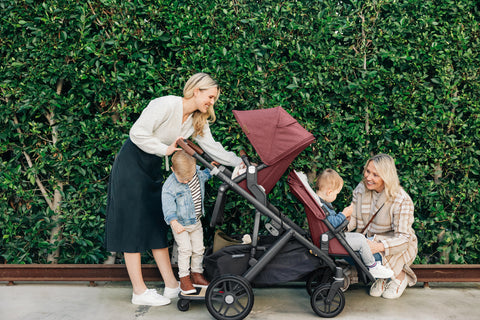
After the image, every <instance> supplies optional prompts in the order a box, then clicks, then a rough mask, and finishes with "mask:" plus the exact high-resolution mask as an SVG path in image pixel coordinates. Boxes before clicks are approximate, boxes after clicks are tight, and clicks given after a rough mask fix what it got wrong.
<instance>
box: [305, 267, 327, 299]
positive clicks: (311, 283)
mask: <svg viewBox="0 0 480 320" xmlns="http://www.w3.org/2000/svg"><path fill="white" fill-rule="evenodd" d="M332 277H333V272H332V271H331V270H330V268H328V267H324V268H320V269H317V270H315V271H313V272H312V273H311V274H310V276H309V277H308V279H307V283H306V286H307V287H306V288H307V292H308V295H309V296H311V295H312V293H313V292H314V291H315V289H316V288H318V287H319V286H320V285H322V284H325V283H330V282H331V281H332V280H331V279H332Z"/></svg>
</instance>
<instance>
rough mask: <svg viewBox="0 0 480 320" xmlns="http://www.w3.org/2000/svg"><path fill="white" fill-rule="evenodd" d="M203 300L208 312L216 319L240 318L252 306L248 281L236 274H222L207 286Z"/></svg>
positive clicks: (234, 319)
mask: <svg viewBox="0 0 480 320" xmlns="http://www.w3.org/2000/svg"><path fill="white" fill-rule="evenodd" d="M205 302H206V305H207V309H208V312H210V314H211V315H212V316H213V317H214V318H215V319H217V320H241V319H243V318H245V317H246V316H248V314H249V313H250V311H251V310H252V307H253V290H252V286H251V285H250V283H249V282H248V281H247V280H246V279H245V278H243V277H241V276H237V275H223V276H220V277H219V278H216V279H214V280H213V281H212V282H211V283H210V285H209V286H208V288H207V292H206V294H205Z"/></svg>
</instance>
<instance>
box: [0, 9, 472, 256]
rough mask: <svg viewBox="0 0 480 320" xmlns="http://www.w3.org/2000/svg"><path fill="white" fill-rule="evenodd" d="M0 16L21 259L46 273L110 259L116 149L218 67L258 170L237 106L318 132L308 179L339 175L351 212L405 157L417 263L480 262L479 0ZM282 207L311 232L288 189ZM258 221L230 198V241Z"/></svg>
mask: <svg viewBox="0 0 480 320" xmlns="http://www.w3.org/2000/svg"><path fill="white" fill-rule="evenodd" d="M0 10H1V12H2V14H1V19H2V23H1V25H0V43H1V46H0V59H1V63H0V90H1V96H2V99H1V104H2V105H1V108H0V114H1V117H0V119H1V120H0V121H1V123H2V125H1V131H0V157H1V159H0V160H1V161H0V164H1V167H0V172H1V173H0V175H1V178H0V190H1V193H0V197H1V201H0V230H1V232H2V234H1V238H2V242H1V244H0V255H1V256H2V257H3V258H4V259H5V260H6V262H8V263H44V262H46V261H47V257H48V255H49V254H50V255H51V254H53V253H54V252H55V251H56V250H58V249H60V255H59V256H58V259H57V261H58V262H60V263H101V262H102V261H103V260H104V259H105V257H106V256H107V253H106V252H105V250H104V249H103V247H102V243H103V234H104V220H105V216H104V212H105V205H106V192H107V182H108V176H109V173H110V169H111V165H112V163H113V159H114V157H115V154H116V153H117V152H118V150H119V148H120V146H121V145H122V143H123V141H124V140H125V138H126V137H127V134H128V130H129V128H130V126H131V125H132V123H133V122H134V121H135V119H136V118H137V116H138V114H139V113H140V112H141V110H142V109H143V108H144V107H145V106H146V104H147V103H148V101H149V100H151V99H153V98H155V97H158V96H161V95H167V94H175V95H181V93H182V88H183V85H184V83H185V81H186V79H187V78H188V77H189V76H190V75H191V74H193V73H195V72H199V71H203V72H208V73H211V74H212V75H213V76H214V77H215V78H216V79H217V80H218V81H219V83H220V85H221V87H222V96H221V99H220V100H219V102H218V103H217V105H216V113H217V118H218V119H217V122H216V123H215V124H213V125H212V130H213V134H214V136H215V137H216V138H217V139H218V141H220V142H221V143H222V144H223V145H225V146H227V148H229V149H231V150H235V151H237V152H238V151H239V150H240V149H245V150H246V151H247V153H248V154H249V155H251V156H252V157H253V158H254V159H255V161H257V162H258V161H259V159H258V158H255V157H256V156H255V150H253V148H252V147H251V145H250V144H249V142H248V141H247V139H246V137H245V136H244V135H243V133H242V132H241V130H240V127H239V126H238V124H236V122H235V119H234V117H233V114H232V112H231V111H232V110H233V109H239V110H246V109H258V108H270V107H275V106H279V105H280V106H282V107H283V108H284V109H285V110H287V111H288V112H289V113H290V114H291V115H292V116H293V117H295V118H296V119H297V120H298V121H299V122H300V123H301V124H302V125H303V126H304V127H305V128H306V129H307V130H309V131H310V132H312V133H313V134H314V135H315V137H316V141H315V143H314V144H312V146H310V147H308V148H307V149H306V151H304V152H303V153H302V154H301V155H300V156H299V157H298V158H297V159H296V160H295V161H294V163H293V165H292V167H295V168H297V169H301V170H304V171H307V172H309V173H310V174H311V175H315V174H316V173H318V172H319V171H320V170H322V169H324V168H326V167H332V168H334V169H336V170H337V171H339V172H340V174H341V175H342V176H343V177H344V180H345V182H346V184H345V187H344V190H343V192H342V194H341V197H340V198H339V199H338V200H337V203H336V206H337V207H338V208H342V207H343V206H345V205H347V204H348V203H349V201H350V200H351V191H352V190H353V188H354V187H355V186H356V185H357V183H358V182H359V181H360V179H361V171H362V166H363V164H364V163H365V161H366V159H367V158H368V157H369V156H370V155H372V154H375V153H379V152H385V153H389V154H391V155H392V156H394V157H395V158H396V161H397V165H398V169H399V172H400V178H401V182H402V185H403V186H404V188H405V189H406V190H407V192H408V193H409V194H410V195H411V196H412V198H413V199H414V202H415V205H416V220H415V225H414V228H415V230H416V232H417V235H418V237H419V239H420V241H419V246H420V247H419V255H418V258H417V262H418V263H436V262H439V263H478V261H479V259H480V248H479V245H478V243H480V241H479V234H480V232H479V231H480V225H479V223H478V220H479V210H478V208H479V207H480V198H479V195H478V190H479V185H478V183H479V181H480V179H479V178H480V177H479V171H480V163H479V159H480V151H479V150H478V146H479V141H480V120H479V115H480V103H479V101H480V99H479V94H478V93H479V92H480V84H479V83H480V82H479V81H478V80H479V79H478V78H479V69H478V63H477V62H478V59H479V56H480V55H479V50H480V49H479V48H480V19H479V17H480V12H479V11H478V10H479V8H478V5H477V3H476V1H474V0H461V1H452V0H445V1H440V2H439V1H434V0H426V1H411V0H397V1H395V0H379V1H371V0H368V1H356V0H352V1H309V0H300V1H283V2H282V1H280V2H279V1H271V0H265V1H245V0H243V1H218V0H210V1H180V0H167V1H157V0H155V1H153V0H143V1H119V0H89V1H83V2H82V1H52V0H45V1H42V2H38V1H33V0H22V1H19V0H12V1H3V2H0ZM28 159H29V160H28ZM29 161H30V162H29ZM218 185H219V183H218V181H212V182H211V185H210V187H209V192H208V197H207V199H206V205H207V211H211V209H212V208H213V204H214V201H215V196H216V188H218ZM40 186H43V188H44V192H42V189H41V188H40ZM55 191H57V193H55ZM55 194H56V195H57V197H60V198H61V201H59V202H55V203H53V200H54V199H55ZM269 198H270V201H271V202H272V203H273V204H274V205H275V206H277V207H278V208H279V209H280V210H282V211H283V212H285V213H288V214H289V215H290V216H291V218H292V219H293V220H294V221H295V222H297V223H298V224H300V225H303V224H304V223H305V221H304V220H305V219H304V214H303V210H302V207H301V205H299V204H298V202H297V201H296V200H295V199H294V198H293V197H292V195H291V194H290V193H289V191H288V188H287V186H286V183H285V177H284V178H282V179H281V180H280V181H279V182H278V184H277V186H276V188H274V190H272V192H271V194H270V195H269ZM49 201H50V202H51V203H49ZM253 215H254V209H253V208H251V206H249V205H248V204H247V203H246V202H245V201H244V200H243V199H241V198H239V197H237V196H235V195H231V196H230V195H229V201H228V203H227V206H226V216H225V224H224V225H223V226H222V229H224V230H225V231H227V232H228V233H237V234H242V233H247V232H250V231H251V228H252V226H253ZM207 220H208V217H207ZM56 226H57V227H60V229H59V232H58V234H56V235H55V236H54V237H53V239H52V238H51V234H52V229H54V228H55V227H56ZM206 235H207V239H206V241H207V242H208V241H210V240H211V237H212V235H213V231H212V230H209V228H206Z"/></svg>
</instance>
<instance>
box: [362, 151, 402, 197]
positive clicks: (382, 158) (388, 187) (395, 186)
mask: <svg viewBox="0 0 480 320" xmlns="http://www.w3.org/2000/svg"><path fill="white" fill-rule="evenodd" d="M370 162H373V165H374V166H375V169H377V172H378V175H379V176H380V178H382V180H383V183H384V184H385V195H386V196H387V200H393V199H394V198H395V196H396V195H397V194H398V193H399V192H400V189H401V186H400V180H399V179H398V174H397V168H396V167H395V160H394V159H393V158H392V157H391V156H389V155H388V154H384V153H380V154H377V155H375V156H373V157H371V158H370V159H368V161H367V163H366V164H365V167H364V168H363V173H364V176H365V170H366V169H367V166H368V165H369V164H370ZM364 183H365V182H364Z"/></svg>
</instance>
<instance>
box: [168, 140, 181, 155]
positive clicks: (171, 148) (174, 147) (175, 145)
mask: <svg viewBox="0 0 480 320" xmlns="http://www.w3.org/2000/svg"><path fill="white" fill-rule="evenodd" d="M179 140H184V138H183V137H178V138H177V139H175V141H174V142H173V143H172V144H171V145H169V146H168V147H167V152H166V155H167V156H169V155H171V154H173V153H174V152H175V151H178V150H182V149H181V148H179V147H178V141H179Z"/></svg>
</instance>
